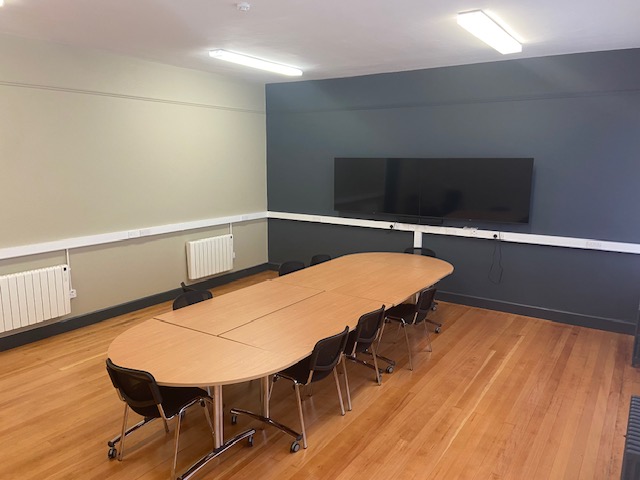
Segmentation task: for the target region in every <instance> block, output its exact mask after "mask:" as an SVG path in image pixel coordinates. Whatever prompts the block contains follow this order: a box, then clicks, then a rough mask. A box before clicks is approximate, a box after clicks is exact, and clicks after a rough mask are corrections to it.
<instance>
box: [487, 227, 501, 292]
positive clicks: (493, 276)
mask: <svg viewBox="0 0 640 480" xmlns="http://www.w3.org/2000/svg"><path fill="white" fill-rule="evenodd" d="M493 238H494V240H495V241H494V244H493V255H492V258H491V267H490V268H489V274H488V275H487V278H489V281H490V282H491V283H493V284H494V285H498V284H500V282H502V273H503V271H504V269H503V268H502V242H501V241H500V236H499V235H498V234H495V235H494V236H493Z"/></svg>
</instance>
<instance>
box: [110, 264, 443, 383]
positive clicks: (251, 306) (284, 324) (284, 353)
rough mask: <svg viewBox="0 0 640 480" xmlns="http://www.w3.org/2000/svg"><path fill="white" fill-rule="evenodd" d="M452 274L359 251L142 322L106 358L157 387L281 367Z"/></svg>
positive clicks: (256, 374) (229, 379) (236, 379)
mask: <svg viewBox="0 0 640 480" xmlns="http://www.w3.org/2000/svg"><path fill="white" fill-rule="evenodd" d="M451 272H453V267H452V266H451V264H449V263H447V262H445V261H443V260H439V259H436V258H431V257H425V256H420V255H410V254H404V253H382V252H373V253H358V254H352V255H345V256H343V257H339V258H336V259H334V260H331V261H328V262H325V263H321V264H319V265H314V266H313V267H309V268H306V269H304V270H300V271H297V272H294V273H291V274H289V275H285V276H283V277H279V278H277V279H274V280H269V281H266V282H263V283H261V284H258V285H254V286H251V287H247V288H245V289H242V290H239V291H236V292H233V293H230V294H226V295H222V296H219V297H214V298H213V299H211V300H206V301H204V302H200V303H198V304H195V305H191V306H188V307H185V308H182V309H180V310H176V311H173V312H170V313H167V314H164V315H160V316H159V317H157V318H155V319H150V320H147V321H145V322H143V323H142V324H140V325H137V326H135V327H133V328H131V329H129V330H127V331H126V332H124V333H122V334H121V335H119V336H118V337H116V338H115V339H114V341H113V342H112V343H111V345H110V346H109V350H108V356H109V358H111V360H112V361H113V362H114V363H115V364H117V365H120V366H123V367H128V368H133V369H138V370H145V371H148V372H150V373H151V374H152V375H153V376H154V377H155V379H156V381H157V382H158V383H159V384H160V385H167V386H215V385H228V384H233V383H240V382H243V381H247V380H252V379H256V378H261V377H265V376H267V375H270V374H272V373H276V372H278V371H280V370H282V369H284V368H286V367H288V366H290V365H293V364H294V363H296V362H297V361H299V360H301V359H302V358H304V357H306V356H308V355H309V354H310V353H311V350H312V349H313V346H314V345H315V343H316V342H317V341H318V340H320V339H321V338H324V337H327V336H329V335H332V334H335V333H339V332H340V331H342V330H343V329H344V327H345V326H346V325H348V326H349V327H350V328H353V327H355V325H356V324H357V322H358V319H359V317H360V316H361V315H363V314H365V313H367V312H370V311H372V310H376V309H377V308H380V306H381V305H385V306H386V307H387V308H388V307H391V306H393V305H397V304H398V303H401V302H403V301H404V300H406V299H408V298H409V297H411V296H412V295H413V294H415V293H416V292H418V291H420V290H421V289H423V288H426V287H429V286H431V285H433V284H435V283H437V282H438V281H439V280H441V279H442V278H444V277H446V276H447V275H449V274H451Z"/></svg>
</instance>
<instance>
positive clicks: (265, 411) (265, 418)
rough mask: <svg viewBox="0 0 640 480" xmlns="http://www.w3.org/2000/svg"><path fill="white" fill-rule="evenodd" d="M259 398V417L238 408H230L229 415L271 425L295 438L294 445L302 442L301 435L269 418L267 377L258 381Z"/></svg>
mask: <svg viewBox="0 0 640 480" xmlns="http://www.w3.org/2000/svg"><path fill="white" fill-rule="evenodd" d="M260 397H261V398H260V400H261V404H262V405H261V410H262V412H261V413H262V414H261V415H258V414H257V413H253V412H250V411H249V410H243V409H240V408H232V409H231V415H234V416H238V415H246V416H247V417H250V418H253V419H255V420H258V421H260V422H263V423H266V424H267V425H271V426H272V427H275V428H277V429H278V430H280V431H282V432H284V433H286V434H288V435H291V436H292V437H293V438H295V441H294V444H295V443H296V442H299V441H300V440H302V434H301V433H298V432H296V431H295V430H293V429H292V428H289V427H287V426H286V425H283V424H282V423H279V422H276V421H275V420H274V419H272V418H271V417H270V416H269V377H262V378H261V379H260ZM291 448H292V450H291V451H297V448H299V447H297V448H296V450H294V449H293V448H294V447H293V446H292V447H291Z"/></svg>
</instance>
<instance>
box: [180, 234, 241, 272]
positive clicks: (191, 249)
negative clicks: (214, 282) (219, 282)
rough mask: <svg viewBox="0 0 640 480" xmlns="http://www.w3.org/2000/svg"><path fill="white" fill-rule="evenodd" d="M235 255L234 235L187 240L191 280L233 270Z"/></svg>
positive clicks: (188, 266)
mask: <svg viewBox="0 0 640 480" xmlns="http://www.w3.org/2000/svg"><path fill="white" fill-rule="evenodd" d="M233 257H234V254H233V235H220V236H219V237H211V238H204V239H202V240H196V241H195V242H187V272H188V275H189V280H195V279H197V278H202V277H208V276H210V275H215V274H216V273H221V272H227V271H229V270H231V269H232V268H233Z"/></svg>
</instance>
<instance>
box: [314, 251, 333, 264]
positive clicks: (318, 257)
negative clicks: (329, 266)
mask: <svg viewBox="0 0 640 480" xmlns="http://www.w3.org/2000/svg"><path fill="white" fill-rule="evenodd" d="M329 260H331V255H327V254H325V253H319V254H318V255H314V256H313V257H311V263H309V266H312V265H318V264H319V263H323V262H328V261H329Z"/></svg>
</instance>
